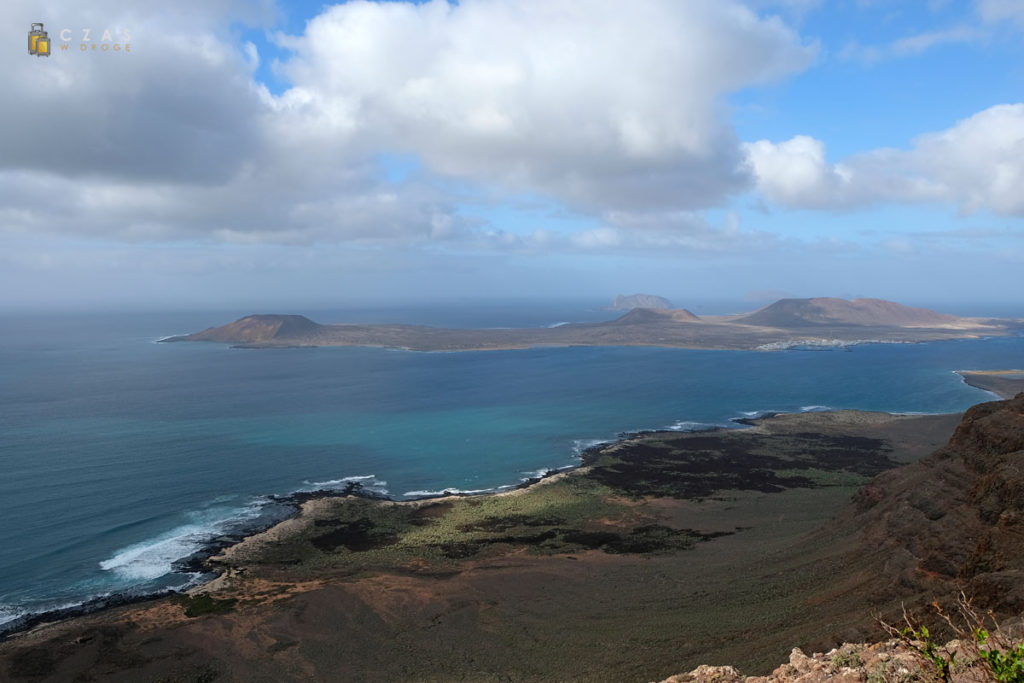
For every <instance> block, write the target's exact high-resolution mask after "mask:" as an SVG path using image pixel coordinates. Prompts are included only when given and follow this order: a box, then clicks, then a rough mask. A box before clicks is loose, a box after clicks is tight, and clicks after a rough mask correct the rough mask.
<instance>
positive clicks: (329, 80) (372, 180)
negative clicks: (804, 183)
mask: <svg viewBox="0 0 1024 683" xmlns="http://www.w3.org/2000/svg"><path fill="white" fill-rule="evenodd" d="M36 11H37V10H35V9H34V8H33V7H32V6H31V5H30V4H29V3H28V2H13V3H5V4H4V5H3V7H2V8H0V41H2V44H3V45H7V46H16V48H17V50H18V51H19V52H20V53H21V54H19V55H18V56H19V57H20V61H19V62H18V64H19V66H18V67H17V68H11V69H7V70H5V71H4V72H3V73H0V87H2V88H3V89H4V91H5V92H10V93H18V99H17V106H11V107H8V108H6V109H5V111H4V113H3V115H2V120H0V124H2V125H0V218H2V221H3V222H2V223H0V230H6V231H9V232H14V231H22V232H24V231H40V230H41V231H63V232H70V233H73V234H75V235H84V236H92V237H107V238H114V239H118V240H128V241H137V240H157V241H167V240H175V239H190V240H191V239H201V238H210V239H213V240H219V241H224V242H230V243H251V242H261V241H279V242H285V243H312V242H318V241H340V242H344V241H352V240H357V241H366V240H374V239H397V240H400V241H402V242H403V243H408V242H421V241H429V240H457V239H463V238H466V239H471V238H472V233H474V231H475V230H477V229H478V228H479V227H480V225H479V224H480V221H478V220H474V219H472V218H466V217H465V216H462V215H460V214H459V213H458V212H457V211H456V208H455V206H454V204H453V200H452V199H451V198H450V196H449V195H446V194H445V192H444V191H443V189H441V188H440V187H439V186H438V185H437V184H436V182H435V181H436V180H437V179H438V178H441V179H455V180H458V181H460V182H465V183H467V184H468V185H467V186H468V187H471V188H477V189H479V190H481V191H490V192H509V191H512V192H517V191H524V190H525V191H529V192H535V193H541V194H544V195H546V196H548V197H551V198H553V199H554V200H555V201H558V202H562V203H564V204H566V205H568V206H571V207H573V208H574V209H576V210H583V211H586V212H589V213H591V214H593V215H600V214H601V213H602V212H607V211H633V212H642V211H680V210H686V211H690V210H694V209H697V208H700V207H707V206H714V205H716V204H718V203H720V202H721V201H722V200H723V198H724V197H727V196H728V195H730V194H732V193H735V192H737V191H740V190H743V189H746V188H747V187H749V183H750V177H749V174H748V172H747V171H746V169H745V167H744V166H743V163H742V162H743V154H742V151H741V149H740V144H739V142H738V140H736V138H735V135H734V133H733V131H732V128H731V126H730V124H729V122H728V114H727V112H726V111H724V109H723V107H722V103H721V100H722V97H723V96H724V95H725V94H727V93H729V92H732V91H734V90H737V89H740V88H743V87H745V86H748V85H751V84H757V83H765V82H769V81H773V80H776V79H779V78H782V77H784V76H786V75H787V74H790V73H793V72H795V71H797V70H800V69H802V68H804V67H805V66H806V65H808V64H809V63H810V61H811V60H812V59H813V58H814V54H815V49H814V48H813V47H808V46H805V45H803V44H801V41H800V39H799V37H798V36H797V35H796V33H795V32H794V31H793V30H792V29H790V28H789V27H787V26H786V25H785V24H784V23H783V22H782V21H781V20H780V19H778V18H774V17H768V18H763V17H760V16H758V15H757V14H756V13H754V12H753V11H751V10H750V9H748V8H747V7H745V6H744V5H743V4H740V3H739V2H737V1H736V0H693V1H691V2H686V3H679V2H675V1H674V0H638V1H637V2H632V3H629V4H628V5H625V4H623V3H621V2H617V1H614V0H595V1H594V2H591V3H588V4H586V6H583V5H580V4H579V3H577V2H574V1H571V0H549V1H546V2H527V3H523V2H513V1H512V0H463V2H461V3H457V4H455V3H453V4H449V3H448V2H446V1H445V0H433V1H432V2H429V3H426V4H423V5H413V4H410V3H405V2H388V3H376V2H362V1H358V0H357V1H354V2H350V3H346V4H343V5H337V6H334V7H331V8H328V9H326V10H325V11H324V13H323V14H321V15H320V16H318V17H315V18H314V19H312V20H311V21H310V22H309V23H308V25H307V26H306V29H305V31H304V33H303V34H302V35H298V36H278V38H277V39H278V40H279V41H280V43H281V44H282V45H283V46H286V47H287V48H290V49H291V50H292V51H293V53H292V57H291V58H290V59H288V60H286V61H285V62H284V63H283V64H280V65H279V67H280V69H281V73H282V74H283V75H284V76H286V77H287V78H288V79H290V82H291V83H292V84H293V87H291V88H290V89H289V90H287V91H286V92H284V93H283V94H281V95H280V96H274V95H272V94H270V93H269V92H268V91H267V90H266V88H264V87H262V86H261V85H259V84H257V83H254V82H253V70H254V69H256V68H257V67H258V65H259V64H260V62H261V58H262V59H264V60H265V57H263V56H261V55H260V54H259V53H258V51H257V49H256V48H255V46H253V45H252V44H249V43H239V44H235V41H234V40H233V39H232V36H231V35H230V33H229V31H228V30H226V28H225V27H226V26H227V25H228V24H229V23H230V22H232V21H238V20H242V21H244V22H247V23H248V24H249V25H255V26H262V27H267V26H271V25H272V24H273V21H274V18H275V14H274V9H273V5H272V3H271V2H270V0H261V1H260V2H255V3H248V2H241V1H240V0H210V1H206V2H199V1H198V0H196V1H185V2H181V3H173V4H171V5H168V6H161V9H159V10H156V11H154V10H153V8H152V6H148V5H144V4H138V5H125V4H124V3H118V2H113V0H96V2H91V3H89V4H88V7H85V6H82V5H80V4H73V3H70V2H68V3H57V4H56V5H54V7H52V8H51V9H50V10H49V12H48V13H44V14H45V16H40V17H38V18H40V19H42V20H44V21H45V22H47V28H48V29H50V30H51V36H54V35H56V34H57V32H58V31H59V30H60V29H61V28H63V27H65V26H70V27H74V28H75V29H77V28H78V27H92V28H93V29H94V30H96V31H99V30H101V29H102V28H106V27H110V28H112V29H114V30H115V32H116V30H117V29H121V28H128V29H130V31H131V35H132V53H131V54H130V55H125V54H120V55H113V54H108V55H100V54H96V55H93V54H82V55H80V54H55V55H54V56H52V57H51V58H49V59H48V60H36V59H27V58H26V57H25V55H24V54H23V52H24V48H23V43H24V31H25V29H27V25H22V19H23V17H24V16H27V15H32V18H37V17H36V15H35V14H34V12H36ZM75 47H77V40H75V41H73V44H72V48H75ZM10 50H12V51H14V50H15V47H11V48H10ZM72 51H73V50H72ZM13 59H14V57H13V56H12V57H11V61H12V63H13ZM381 152H386V153H400V154H409V155H413V156H415V157H417V158H419V159H420V160H422V162H423V169H424V170H423V172H422V173H420V174H418V176H417V177H416V178H414V179H412V180H410V181H406V182H402V183H397V184H396V183H389V182H386V181H385V180H384V179H383V174H382V173H381V170H380V168H379V166H377V165H376V164H377V162H376V161H375V159H376V157H377V155H379V154H380V153H381Z"/></svg>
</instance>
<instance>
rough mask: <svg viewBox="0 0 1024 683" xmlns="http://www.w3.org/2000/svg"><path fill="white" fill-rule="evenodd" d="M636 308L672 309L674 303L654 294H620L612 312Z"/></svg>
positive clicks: (613, 303) (611, 308)
mask: <svg viewBox="0 0 1024 683" xmlns="http://www.w3.org/2000/svg"><path fill="white" fill-rule="evenodd" d="M634 308H658V309H671V308H672V302H671V301H669V300H668V299H666V298H665V297H663V296H656V295H654V294H620V295H618V296H617V297H615V301H613V302H612V305H611V307H610V310H613V311H631V310H633V309H634Z"/></svg>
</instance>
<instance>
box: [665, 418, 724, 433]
mask: <svg viewBox="0 0 1024 683" xmlns="http://www.w3.org/2000/svg"><path fill="white" fill-rule="evenodd" d="M725 426H726V425H720V424H714V423H711V422H689V421H687V420H677V421H676V422H673V423H672V424H670V425H668V426H667V427H665V429H668V430H671V431H673V432H706V431H708V430H711V429H722V428H723V427H725Z"/></svg>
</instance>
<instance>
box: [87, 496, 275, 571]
mask: <svg viewBox="0 0 1024 683" xmlns="http://www.w3.org/2000/svg"><path fill="white" fill-rule="evenodd" d="M265 503H266V501H265V500H257V501H254V502H252V503H251V504H249V505H247V506H245V507H242V508H234V509H224V508H215V509H213V510H205V511H202V512H196V513H192V514H190V517H192V518H193V519H194V521H193V522H190V523H188V524H183V525H181V526H178V527H175V528H173V529H171V530H170V531H167V532H165V533H163V534H160V535H159V536H157V537H155V538H150V539H147V540H145V541H141V542H139V543H135V544H133V545H130V546H127V547H125V548H121V549H120V550H118V551H117V552H116V553H115V554H114V556H113V557H111V558H109V559H106V560H103V561H102V562H100V563H99V565H100V569H102V570H104V571H109V572H113V573H114V574H115V575H117V576H118V577H119V578H121V579H125V580H129V581H151V580H153V579H158V578H160V577H161V576H164V575H166V574H170V573H172V572H173V571H174V563H175V562H177V561H178V560H182V559H184V558H186V557H188V556H189V555H192V554H193V553H195V552H196V551H198V550H201V549H202V548H203V547H204V546H206V545H207V544H209V543H210V542H211V541H213V540H214V539H215V538H216V537H218V536H221V535H223V534H225V533H227V532H228V531H229V530H230V529H231V527H233V526H236V525H238V524H241V523H244V522H246V521H249V520H252V519H255V518H256V517H258V516H259V515H260V513H261V512H262V509H263V507H264V505H265Z"/></svg>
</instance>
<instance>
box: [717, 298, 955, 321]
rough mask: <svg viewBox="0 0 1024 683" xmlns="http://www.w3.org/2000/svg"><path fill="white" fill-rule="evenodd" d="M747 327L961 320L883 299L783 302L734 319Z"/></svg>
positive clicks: (777, 302) (793, 300)
mask: <svg viewBox="0 0 1024 683" xmlns="http://www.w3.org/2000/svg"><path fill="white" fill-rule="evenodd" d="M733 321H734V322H738V323H742V324H745V325H761V326H764V327H781V328H792V327H808V326H823V325H863V326H877V327H950V326H958V325H960V324H962V323H963V319H962V318H958V317H957V316H955V315H946V314H945V313H936V312H935V311H931V310H928V309H927V308H912V307H910V306H904V305H903V304H898V303H895V302H893V301H885V300H883V299H853V300H852V301H847V300H846V299H835V298H830V297H821V298H815V299H780V300H779V301H776V302H775V303H773V304H771V305H770V306H765V307H764V308H762V309H760V310H757V311H754V312H753V313H751V314H749V315H744V316H740V317H738V318H734V319H733Z"/></svg>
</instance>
